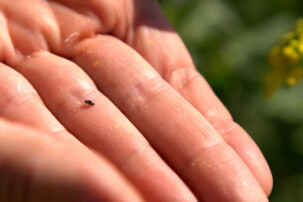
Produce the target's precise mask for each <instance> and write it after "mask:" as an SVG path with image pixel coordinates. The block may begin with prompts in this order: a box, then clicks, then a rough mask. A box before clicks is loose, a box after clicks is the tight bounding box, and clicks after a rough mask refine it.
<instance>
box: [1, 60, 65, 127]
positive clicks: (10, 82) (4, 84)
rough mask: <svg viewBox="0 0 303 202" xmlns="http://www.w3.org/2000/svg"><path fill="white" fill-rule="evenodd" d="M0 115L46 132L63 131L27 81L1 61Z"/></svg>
mask: <svg viewBox="0 0 303 202" xmlns="http://www.w3.org/2000/svg"><path fill="white" fill-rule="evenodd" d="M0 116H1V117H4V118H6V119H9V120H12V121H16V122H21V123H24V124H28V125H29V126H32V127H35V128H37V129H39V130H44V131H46V132H52V133H60V132H61V131H62V132H63V131H65V129H64V127H63V126H62V125H61V124H60V123H59V122H58V121H57V120H56V119H55V117H54V116H53V115H52V114H51V113H50V112H49V110H48V109H47V108H46V107H45V105H44V104H43V102H42V100H41V99H40V97H39V95H38V94H37V92H36V91H35V90H34V88H33V87H32V86H31V85H30V84H29V82H28V81H27V80H26V79H25V78H24V77H23V76H21V75H20V74H19V73H17V72H16V71H14V70H13V69H12V68H10V67H8V66H6V65H4V64H1V63H0Z"/></svg>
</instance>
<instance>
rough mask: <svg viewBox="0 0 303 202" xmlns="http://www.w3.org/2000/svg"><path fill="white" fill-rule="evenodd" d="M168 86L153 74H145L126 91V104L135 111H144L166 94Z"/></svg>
mask: <svg viewBox="0 0 303 202" xmlns="http://www.w3.org/2000/svg"><path fill="white" fill-rule="evenodd" d="M167 90H168V85H167V84H166V83H165V82H164V81H163V80H162V78H161V77H160V76H159V75H157V74H156V73H154V72H145V73H144V74H143V75H142V76H141V77H140V78H139V79H137V80H136V81H135V82H134V83H133V84H132V85H131V89H129V90H126V92H127V95H126V98H127V99H126V102H127V104H128V106H130V107H132V109H133V110H136V111H144V110H145V109H146V108H147V107H148V105H149V103H150V102H153V101H156V100H157V97H158V96H161V95H162V94H163V93H165V92H167Z"/></svg>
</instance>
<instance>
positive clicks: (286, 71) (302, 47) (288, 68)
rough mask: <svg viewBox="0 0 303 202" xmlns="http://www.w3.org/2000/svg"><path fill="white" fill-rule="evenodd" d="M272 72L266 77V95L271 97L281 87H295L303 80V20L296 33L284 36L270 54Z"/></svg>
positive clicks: (299, 22) (300, 20)
mask: <svg viewBox="0 0 303 202" xmlns="http://www.w3.org/2000/svg"><path fill="white" fill-rule="evenodd" d="M269 64H270V67H271V70H270V72H269V74H268V75H267V77H266V88H265V95H266V96H267V97H270V96H271V95H273V94H274V92H275V91H276V90H277V89H278V87H279V86H280V85H285V86H293V85H295V84H296V83H298V82H299V81H300V80H301V79H302V78H303V19H299V20H298V22H297V25H296V28H295V29H294V31H292V32H289V33H287V34H285V35H284V36H282V38H281V40H280V42H279V43H278V44H277V45H276V46H274V47H273V48H272V50H271V51H270V54H269Z"/></svg>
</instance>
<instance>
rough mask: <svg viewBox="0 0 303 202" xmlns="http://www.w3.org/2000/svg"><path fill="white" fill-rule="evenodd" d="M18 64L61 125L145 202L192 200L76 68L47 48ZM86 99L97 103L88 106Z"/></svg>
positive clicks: (137, 134)
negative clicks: (101, 157)
mask: <svg viewBox="0 0 303 202" xmlns="http://www.w3.org/2000/svg"><path fill="white" fill-rule="evenodd" d="M16 68H17V70H18V71H20V72H21V73H22V74H23V75H24V76H25V77H26V78H27V79H28V80H29V81H30V82H31V83H32V85H33V86H34V87H35V89H36V90H37V91H38V92H39V94H40V96H41V97H42V99H43V100H45V102H46V101H47V102H46V105H47V106H48V107H49V109H50V110H51V111H52V112H53V114H54V115H55V116H56V117H57V118H58V120H59V121H60V123H62V124H63V125H64V126H65V127H66V128H67V129H68V130H69V131H70V132H71V133H72V134H74V135H75V136H76V137H77V138H78V139H79V140H81V141H82V142H83V143H85V144H86V145H88V146H90V147H92V148H94V149H95V150H97V151H99V152H101V153H102V154H103V155H104V156H105V157H107V158H108V159H110V160H111V161H113V162H114V163H115V164H116V165H117V166H118V167H119V169H120V170H121V171H122V172H123V173H124V174H125V175H126V176H127V177H128V178H129V179H130V180H131V182H133V184H134V185H135V186H136V187H137V188H138V189H139V190H140V191H141V192H142V193H143V195H144V197H145V198H146V199H147V200H149V201H195V197H194V196H193V194H192V193H191V192H190V191H189V189H188V188H187V187H186V186H185V184H184V183H183V182H182V181H181V180H180V179H179V178H178V177H177V175H176V174H175V173H174V172H173V171H172V170H171V169H170V168H169V167H168V166H167V165H166V164H165V163H164V162H163V161H162V160H161V158H160V157H159V156H158V155H157V154H156V153H155V152H154V151H153V149H152V148H151V147H150V146H149V144H148V142H147V141H146V140H145V138H144V137H143V136H142V134H141V133H140V132H139V131H138V130H137V129H136V128H135V127H134V126H133V125H132V124H131V123H130V122H129V121H128V119H127V118H126V117H125V116H124V115H123V114H122V113H121V112H120V111H119V110H118V109H117V108H116V107H115V106H114V105H113V104H112V103H111V101H109V100H108V99H107V98H106V97H105V96H103V95H102V94H101V93H100V92H99V91H98V90H97V89H96V87H95V86H94V84H93V82H92V81H91V80H90V79H89V77H88V76H87V75H86V74H85V73H84V72H83V71H82V70H81V69H80V68H79V67H78V66H76V65H75V64H73V63H72V62H70V61H68V60H65V59H63V58H60V57H57V56H55V55H52V54H49V53H47V52H38V53H35V54H33V55H31V57H29V58H27V59H25V60H24V61H23V62H21V63H19V64H18V65H17V67H16ZM49 75H51V77H50V76H49ZM85 100H91V101H93V102H94V104H95V105H88V104H87V103H85V102H84V101H85ZM159 179H161V181H159Z"/></svg>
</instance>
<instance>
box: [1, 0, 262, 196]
mask: <svg viewBox="0 0 303 202" xmlns="http://www.w3.org/2000/svg"><path fill="white" fill-rule="evenodd" d="M19 1H20V0H19ZM2 2H6V3H7V2H9V1H1V3H2ZM36 2H38V1H36ZM39 2H40V1H39ZM58 2H59V1H58ZM61 2H66V1H61ZM27 3H28V2H27ZM40 3H41V2H40ZM56 6H57V7H58V6H59V7H60V5H57V4H54V5H53V6H52V8H55V7H56ZM43 8H44V10H41V11H39V12H41V13H42V12H43V15H42V16H48V17H45V18H48V19H47V20H46V19H39V18H38V19H36V18H35V19H36V20H38V21H39V20H40V23H36V24H46V26H44V28H43V26H41V27H42V29H41V30H42V31H41V30H40V27H39V26H38V27H34V28H32V30H34V33H35V36H36V37H31V35H32V33H31V32H28V31H25V32H24V31H20V30H22V29H20V26H17V25H14V23H11V22H10V21H6V20H5V19H4V20H3V18H0V22H1V23H0V26H1V25H6V24H8V22H9V24H12V27H11V28H10V33H18V32H20V33H22V34H21V35H19V36H11V37H8V40H5V44H4V47H5V48H4V51H3V52H2V55H0V59H1V58H4V61H6V62H7V63H8V64H12V65H13V64H14V63H16V62H18V60H20V57H19V56H20V55H19V56H18V54H17V55H16V54H14V50H13V48H12V47H15V48H16V51H18V52H19V53H20V54H21V55H27V54H28V53H30V52H32V51H36V50H39V49H46V50H48V49H52V50H59V49H61V47H66V50H69V49H68V47H71V46H72V44H74V43H76V42H77V41H79V40H81V37H82V38H86V37H89V36H92V35H93V33H94V32H103V31H104V30H110V29H113V28H110V27H113V24H115V23H113V22H112V21H108V22H107V24H106V23H105V24H106V26H103V27H100V26H98V24H99V23H98V22H97V23H96V18H94V17H89V18H85V20H83V18H81V19H78V22H79V24H80V25H81V22H83V23H84V24H86V26H87V25H88V24H95V25H94V26H90V27H93V29H91V30H89V31H87V32H83V33H84V34H82V35H81V33H82V32H80V34H74V33H75V30H71V31H67V32H66V34H64V35H63V36H62V35H60V34H59V30H65V29H62V27H71V26H66V25H65V24H64V23H62V24H57V23H54V22H56V20H57V22H58V21H59V18H62V16H64V15H62V14H60V13H63V14H64V12H61V11H60V12H57V13H56V14H55V16H56V17H54V14H52V12H50V11H49V9H47V8H49V7H48V6H44V7H43ZM60 8H62V7H60ZM1 10H2V9H1ZM57 10H60V9H57ZM61 10H62V9H61ZM66 10H67V11H70V12H71V13H72V10H71V9H66ZM4 13H6V14H7V13H9V12H4ZM25 14H26V13H25ZM7 15H8V14H7ZM2 16H3V15H2ZM11 16H13V15H11ZM29 16H30V15H29ZM60 16H61V17H60ZM69 16H70V15H69ZM49 19H56V20H53V21H52V20H49ZM1 20H2V21H1ZM33 20H34V19H30V20H29V21H33ZM15 21H16V20H15ZM45 21H46V22H48V23H42V22H45ZM19 23H20V22H19ZM15 24H16V23H15ZM17 24H18V23H17ZM105 24H103V25H105ZM117 24H123V23H117ZM125 24H127V23H125ZM115 26H117V25H115ZM120 26H121V25H120ZM84 27H85V25H84ZM105 27H107V28H105ZM117 27H119V26H117ZM122 27H123V26H122ZM21 28H22V26H21ZM78 29H81V26H80V27H79V28H78ZM102 29H103V31H102ZM5 30H6V29H1V31H0V32H1V37H2V36H8V35H9V34H8V32H5ZM43 30H44V31H43ZM46 30H47V31H46ZM2 32H3V33H2ZM45 33H50V34H48V35H47V34H45ZM20 36H21V37H20ZM80 36H81V37H80ZM17 38H18V40H17ZM37 39H38V41H37ZM67 39H68V40H67ZM44 40H46V41H48V43H45V41H44ZM1 41H2V40H1ZM18 41H23V42H27V43H28V44H30V45H23V43H20V42H18ZM64 41H65V42H67V43H64ZM2 43H3V42H2ZM48 44H55V45H52V46H51V47H49V46H47V45H48ZM61 44H63V45H64V46H61ZM22 46H24V47H29V48H28V49H24V48H22ZM58 47H60V48H58ZM58 52H59V51H58ZM0 53H1V51H0ZM149 61H150V60H149ZM152 63H153V62H152ZM154 66H155V67H157V66H158V65H154ZM159 72H161V70H159ZM260 170H262V169H260ZM266 192H268V191H266Z"/></svg>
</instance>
